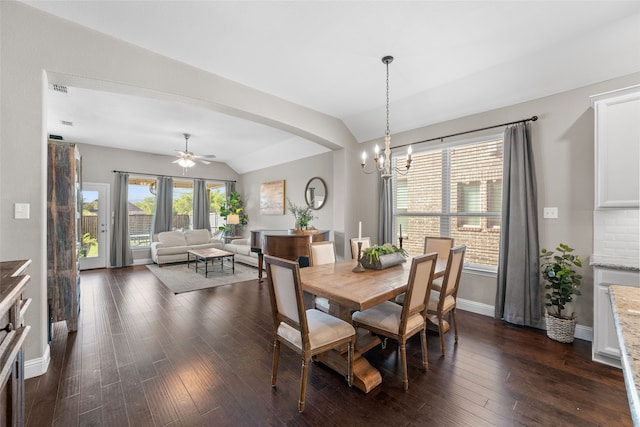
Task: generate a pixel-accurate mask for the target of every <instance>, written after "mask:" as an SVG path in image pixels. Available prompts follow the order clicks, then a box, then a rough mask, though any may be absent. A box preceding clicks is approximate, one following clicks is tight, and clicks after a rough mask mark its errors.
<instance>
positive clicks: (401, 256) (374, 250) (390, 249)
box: [360, 243, 408, 270]
mask: <svg viewBox="0 0 640 427" xmlns="http://www.w3.org/2000/svg"><path fill="white" fill-rule="evenodd" d="M407 256H408V254H407V251H405V250H404V249H402V248H399V247H397V246H396V245H392V244H391V243H385V244H384V245H373V246H370V247H368V248H366V249H364V250H363V251H362V257H361V258H360V263H361V264H362V266H363V267H364V268H370V269H374V270H382V269H385V268H388V267H391V266H394V265H397V264H401V263H403V262H405V257H407Z"/></svg>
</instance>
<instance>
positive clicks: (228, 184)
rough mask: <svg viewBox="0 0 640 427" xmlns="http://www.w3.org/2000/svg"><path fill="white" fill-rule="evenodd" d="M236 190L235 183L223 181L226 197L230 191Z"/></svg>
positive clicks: (226, 197)
mask: <svg viewBox="0 0 640 427" xmlns="http://www.w3.org/2000/svg"><path fill="white" fill-rule="evenodd" d="M234 191H236V183H235V182H225V183H224V197H225V199H228V198H229V196H230V195H231V193H232V192H234Z"/></svg>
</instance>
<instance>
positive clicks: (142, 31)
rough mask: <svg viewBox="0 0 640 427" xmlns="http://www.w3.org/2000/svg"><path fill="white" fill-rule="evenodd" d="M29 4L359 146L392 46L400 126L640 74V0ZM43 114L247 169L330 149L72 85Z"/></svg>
mask: <svg viewBox="0 0 640 427" xmlns="http://www.w3.org/2000/svg"><path fill="white" fill-rule="evenodd" d="M24 2H25V3H27V4H29V5H32V6H34V7H37V8H40V9H42V10H44V11H47V12H49V13H52V14H55V15H58V16H60V17H63V18H65V19H69V20H71V21H75V22H77V23H79V24H81V25H84V26H87V27H90V28H93V29H95V30H97V31H100V32H103V33H106V34H109V35H111V36H113V37H116V38H119V39H122V40H126V41H128V42H130V43H133V44H135V45H138V46H141V47H144V48H146V49H149V50H151V51H154V52H157V53H159V54H162V55H165V56H167V57H170V58H173V59H176V60H178V61H182V62H184V63H187V64H190V65H193V66H195V67H198V68H201V69H203V70H207V71H209V72H211V73H214V74H217V75H220V76H222V77H225V78H228V79H230V80H233V81H236V82H239V83H242V84H244V85H247V86H250V87H253V88H255V89H258V90H260V91H263V92H266V93H269V94H272V95H274V96H277V97H281V98H283V99H286V100H288V101H291V102H294V103H297V104H300V105H303V106H305V107H308V108H311V109H313V110H317V111H319V112H322V113H325V114H328V115H331V116H333V117H337V118H339V119H341V120H342V121H343V122H344V123H345V124H346V126H347V127H348V128H349V130H350V131H351V132H352V134H353V135H354V137H355V138H356V139H357V140H358V141H359V142H363V141H368V140H371V139H375V138H379V137H381V136H382V135H383V134H384V129H385V112H384V104H385V67H384V65H383V64H382V62H381V61H380V59H381V58H382V56H384V55H393V56H394V57H395V60H394V62H393V63H392V64H391V65H390V66H389V70H390V82H389V84H390V97H391V106H390V110H391V117H390V121H391V123H390V125H391V132H392V134H393V133H394V132H399V131H403V130H409V129H414V128H417V127H421V126H426V125H429V124H432V123H437V122H441V121H444V120H449V119H453V118H456V117H462V116H465V115H469V114H473V113H478V112H482V111H487V110H490V109H495V108H499V107H503V106H507V105H512V104H515V103H518V102H523V101H527V100H530V99H535V98H539V97H543V96H546V95H550V94H553V93H558V92H562V91H566V90H570V89H574V88H577V87H580V86H585V85H588V84H591V83H595V82H599V81H603V80H607V79H610V78H615V77H619V76H622V75H626V74H630V73H633V72H638V71H640V2H639V1H566V2H561V1H493V2H489V1H466V2H457V1H446V2H445V1H406V2H405V1H360V2H357V1H343V2H338V1H298V2H292V1H290V2H286V1H280V2H275V1H254V2H250V1H233V2H232V1H187V0H182V1H102V0H91V1H24ZM123 97H125V99H124V100H123ZM88 106H90V108H88ZM100 111H103V112H105V113H108V114H100ZM49 118H50V120H49V133H53V134H59V135H63V136H64V137H65V139H67V140H74V141H78V142H84V143H89V144H96V145H105V146H113V147H118V148H127V149H132V150H137V151H144V152H153V153H158V154H166V155H172V154H173V153H174V150H176V149H183V148H184V139H183V137H182V133H183V132H188V133H191V134H193V137H192V138H191V139H190V141H189V148H190V149H191V151H193V152H195V153H196V154H202V155H209V154H215V155H216V156H217V159H216V160H218V161H223V162H225V163H227V164H229V166H231V167H232V168H234V169H235V170H236V171H237V172H238V173H245V172H248V171H251V170H255V169H258V168H262V167H266V166H272V165H274V164H278V163H279V162H284V161H289V160H295V159H297V158H302V157H307V156H310V155H315V154H318V153H321V152H325V151H327V148H325V147H322V146H320V145H318V144H316V143H314V142H311V141H307V140H304V139H302V138H300V137H298V136H294V135H291V134H288V133H286V132H283V131H280V130H277V129H273V128H269V127H267V126H264V125H261V124H256V123H248V122H247V121H246V120H244V119H239V118H236V117H231V116H228V115H223V114H220V113H216V112H213V111H209V110H203V109H200V108H198V107H194V106H192V105H186V104H180V103H175V102H169V101H160V100H157V99H148V98H141V97H135V96H126V95H121V94H114V93H108V92H100V91H94V90H89V89H81V88H73V87H72V88H70V89H69V94H67V95H66V96H65V95H60V94H58V93H56V92H53V91H51V96H50V114H49ZM61 120H65V121H70V122H73V126H65V125H62V124H61V123H60V121H61ZM118 144H121V145H118ZM285 153H286V154H285ZM284 155H286V156H287V157H282V156H284ZM248 156H249V157H248Z"/></svg>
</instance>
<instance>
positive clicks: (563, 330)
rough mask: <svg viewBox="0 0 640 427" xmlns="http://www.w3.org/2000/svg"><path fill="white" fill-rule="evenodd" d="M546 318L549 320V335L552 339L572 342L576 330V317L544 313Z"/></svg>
mask: <svg viewBox="0 0 640 427" xmlns="http://www.w3.org/2000/svg"><path fill="white" fill-rule="evenodd" d="M544 318H545V320H546V322H547V336H548V337H549V338H551V339H552V340H555V341H558V342H562V343H571V342H573V335H574V333H575V331H576V318H575V317H574V318H572V319H562V318H560V317H555V316H551V315H549V313H547V312H545V313H544Z"/></svg>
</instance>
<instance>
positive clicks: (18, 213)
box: [13, 203, 30, 219]
mask: <svg viewBox="0 0 640 427" xmlns="http://www.w3.org/2000/svg"><path fill="white" fill-rule="evenodd" d="M29 206H30V205H29V203H16V204H15V205H14V211H13V217H14V218H15V219H29Z"/></svg>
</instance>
